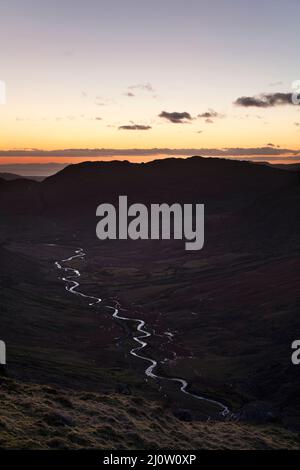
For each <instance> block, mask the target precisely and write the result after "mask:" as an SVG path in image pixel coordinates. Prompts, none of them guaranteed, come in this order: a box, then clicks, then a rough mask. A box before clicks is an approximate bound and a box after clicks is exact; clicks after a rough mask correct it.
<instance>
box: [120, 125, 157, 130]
mask: <svg viewBox="0 0 300 470" xmlns="http://www.w3.org/2000/svg"><path fill="white" fill-rule="evenodd" d="M150 129H151V126H144V125H143V124H127V125H125V126H119V130H125V131H149V130H150Z"/></svg>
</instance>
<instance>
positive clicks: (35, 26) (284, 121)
mask: <svg viewBox="0 0 300 470" xmlns="http://www.w3.org/2000/svg"><path fill="white" fill-rule="evenodd" d="M299 17H300V2H299V1H297V0H287V1H279V0H252V1H251V2H249V1H246V0H210V1H201V0H186V1H185V2H183V1H178V0H172V1H171V0H161V1H158V0H152V1H151V2H150V1H144V0H139V1H137V0H127V1H120V0H110V1H101V0H98V1H96V0H87V1H79V0H72V1H71V0H60V1H58V0H52V1H51V2H50V1H45V0H25V1H24V0H22V1H21V0H19V1H18V0H1V20H0V21H1V25H0V57H1V63H0V80H3V81H5V82H6V87H7V104H6V105H5V106H0V148H1V149H2V150H6V149H14V148H38V149H64V148H113V149H120V148H127V149H128V148H129V149H130V148H141V149H143V148H152V147H158V148H164V147H168V148H199V149H201V148H224V147H247V148H249V147H264V146H266V145H267V144H268V143H273V144H274V145H280V146H282V147H284V148H287V149H297V148H299V147H300V145H298V142H299V136H300V133H299V129H300V127H299V126H297V125H296V123H299V122H300V114H299V108H298V107H297V106H293V105H286V106H276V107H271V108H268V109H258V108H241V107H237V106H235V105H234V104H233V102H234V101H235V100H236V99H237V98H238V97H240V96H244V95H246V96H254V95H258V94H260V93H274V92H284V93H287V92H290V91H291V83H292V82H293V81H294V80H297V79H300V69H299V24H298V23H299ZM147 84H150V85H151V87H150V86H148V85H147ZM135 85H147V86H146V87H145V86H144V88H143V87H142V86H139V87H136V88H132V87H134V86H135ZM128 92H130V93H133V94H134V95H135V96H133V97H130V96H127V95H126V94H127V93H128ZM209 109H213V110H215V111H216V112H217V113H218V114H219V116H218V117H216V119H213V122H206V120H205V119H203V118H197V119H196V116H197V115H198V114H201V113H205V112H207V111H208V110H209ZM162 111H167V112H174V111H177V112H188V113H190V115H191V116H192V117H193V118H195V119H192V120H191V121H190V122H189V123H179V124H178V123H177V124H174V123H172V122H170V121H168V120H166V119H163V118H161V117H159V114H160V113H161V112H162ZM133 124H138V125H143V126H150V127H151V129H150V130H146V131H140V130H120V129H119V127H120V126H123V125H133ZM200 131H201V132H200ZM1 158H2V157H1ZM7 158H10V157H7Z"/></svg>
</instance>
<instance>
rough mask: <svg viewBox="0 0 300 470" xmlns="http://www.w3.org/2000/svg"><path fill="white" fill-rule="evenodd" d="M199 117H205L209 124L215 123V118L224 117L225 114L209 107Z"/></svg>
mask: <svg viewBox="0 0 300 470" xmlns="http://www.w3.org/2000/svg"><path fill="white" fill-rule="evenodd" d="M197 117H198V118H200V119H205V122H206V123H207V124H213V123H214V119H217V118H223V117H224V114H221V113H217V111H214V110H213V109H209V110H208V111H206V112H205V113H201V114H198V116H197Z"/></svg>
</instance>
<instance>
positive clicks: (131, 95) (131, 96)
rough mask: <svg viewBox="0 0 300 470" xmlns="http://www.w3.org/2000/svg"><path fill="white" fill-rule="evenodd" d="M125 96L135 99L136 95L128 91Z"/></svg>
mask: <svg viewBox="0 0 300 470" xmlns="http://www.w3.org/2000/svg"><path fill="white" fill-rule="evenodd" d="M124 95H125V96H129V98H133V97H134V96H135V94H134V93H132V91H128V92H127V93H124Z"/></svg>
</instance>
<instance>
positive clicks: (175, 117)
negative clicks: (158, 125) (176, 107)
mask: <svg viewBox="0 0 300 470" xmlns="http://www.w3.org/2000/svg"><path fill="white" fill-rule="evenodd" d="M159 117H161V118H164V119H167V120H168V121H170V122H173V123H175V124H184V123H186V122H188V121H191V120H192V119H193V118H192V116H191V115H190V113H187V112H185V111H184V112H182V113H179V112H177V111H174V112H172V113H168V112H167V111H162V112H161V113H160V114H159Z"/></svg>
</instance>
